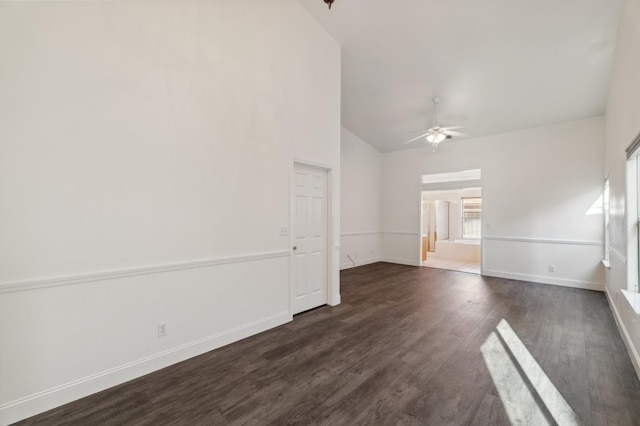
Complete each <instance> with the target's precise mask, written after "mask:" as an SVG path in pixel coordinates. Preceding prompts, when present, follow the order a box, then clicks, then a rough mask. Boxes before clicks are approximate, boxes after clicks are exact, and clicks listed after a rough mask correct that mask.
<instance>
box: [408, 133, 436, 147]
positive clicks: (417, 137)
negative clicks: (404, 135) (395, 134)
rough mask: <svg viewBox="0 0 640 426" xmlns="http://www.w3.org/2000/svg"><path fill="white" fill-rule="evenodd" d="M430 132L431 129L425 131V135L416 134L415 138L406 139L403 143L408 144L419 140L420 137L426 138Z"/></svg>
mask: <svg viewBox="0 0 640 426" xmlns="http://www.w3.org/2000/svg"><path fill="white" fill-rule="evenodd" d="M430 133H431V130H429V131H428V132H427V133H425V134H424V135H420V136H416V137H415V138H413V139H411V140H408V141H406V142H405V143H403V145H406V144H408V143H411V142H415V141H417V140H418V139H420V138H424V137H425V136H427V135H428V134H430Z"/></svg>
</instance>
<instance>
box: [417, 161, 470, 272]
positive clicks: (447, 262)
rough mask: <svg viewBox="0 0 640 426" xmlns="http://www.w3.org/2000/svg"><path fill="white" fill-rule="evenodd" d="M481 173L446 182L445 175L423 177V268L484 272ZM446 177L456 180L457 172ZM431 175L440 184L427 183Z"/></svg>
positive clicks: (421, 225) (421, 204) (421, 207)
mask: <svg viewBox="0 0 640 426" xmlns="http://www.w3.org/2000/svg"><path fill="white" fill-rule="evenodd" d="M468 172H470V171H465V172H464V173H468ZM477 172H478V174H477V179H469V178H465V179H463V180H447V181H444V182H443V181H442V179H443V178H442V176H441V175H443V174H439V175H425V176H423V186H422V191H421V193H420V212H421V221H420V222H421V223H420V236H421V239H420V261H421V265H422V266H426V267H431V268H439V269H449V270H454V271H461V272H469V273H474V274H480V273H481V272H482V268H481V264H482V187H481V183H480V181H479V177H480V174H479V173H480V171H479V170H478V171H477ZM444 175H447V176H446V178H447V179H450V178H453V179H455V178H456V176H455V173H446V174H444ZM450 175H454V176H453V177H450ZM427 176H429V178H433V179H434V180H436V182H434V183H425V181H427V182H428V178H427V179H426V177H427Z"/></svg>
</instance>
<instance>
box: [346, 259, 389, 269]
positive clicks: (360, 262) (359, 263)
mask: <svg viewBox="0 0 640 426" xmlns="http://www.w3.org/2000/svg"><path fill="white" fill-rule="evenodd" d="M376 262H380V258H379V257H371V258H369V259H364V260H358V261H356V262H355V265H354V264H353V263H343V264H342V265H340V270H341V271H342V270H343V269H350V268H356V267H358V266H364V265H371V264H372V263H376Z"/></svg>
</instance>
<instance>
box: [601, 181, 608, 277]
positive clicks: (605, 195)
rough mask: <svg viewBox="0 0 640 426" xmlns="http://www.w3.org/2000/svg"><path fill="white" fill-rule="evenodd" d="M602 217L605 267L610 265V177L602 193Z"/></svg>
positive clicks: (605, 182)
mask: <svg viewBox="0 0 640 426" xmlns="http://www.w3.org/2000/svg"><path fill="white" fill-rule="evenodd" d="M602 216H603V220H604V256H603V260H604V262H605V265H607V267H608V265H609V176H607V177H606V178H605V179H604V189H603V191H602Z"/></svg>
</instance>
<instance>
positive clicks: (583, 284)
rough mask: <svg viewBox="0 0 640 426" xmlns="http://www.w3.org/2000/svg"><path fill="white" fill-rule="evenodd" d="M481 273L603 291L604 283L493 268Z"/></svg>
mask: <svg viewBox="0 0 640 426" xmlns="http://www.w3.org/2000/svg"><path fill="white" fill-rule="evenodd" d="M482 275H487V276H489V277H498V278H507V279H511V280H520V281H531V282H534V283H539V284H551V285H557V286H561V287H572V288H581V289H584V290H594V291H604V284H600V283H596V282H591V281H582V280H572V279H569V278H553V277H547V276H544V275H533V274H521V273H517V272H507V271H497V270H493V269H483V271H482Z"/></svg>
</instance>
